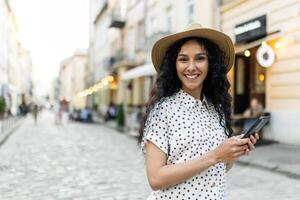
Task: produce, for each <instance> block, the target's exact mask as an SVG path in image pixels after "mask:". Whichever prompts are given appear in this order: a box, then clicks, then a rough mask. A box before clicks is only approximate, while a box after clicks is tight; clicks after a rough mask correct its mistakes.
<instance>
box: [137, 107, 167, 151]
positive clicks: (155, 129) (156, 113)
mask: <svg viewBox="0 0 300 200" xmlns="http://www.w3.org/2000/svg"><path fill="white" fill-rule="evenodd" d="M147 141H150V142H152V143H153V144H155V145H156V146H157V147H158V148H159V149H161V150H162V151H163V152H164V153H165V154H168V151H169V134H168V116H167V106H166V105H163V104H159V105H156V106H154V108H153V109H152V110H151V112H150V114H149V116H148V118H147V121H146V124H145V128H144V136H143V140H142V144H141V145H142V150H143V152H144V153H145V143H146V142H147Z"/></svg>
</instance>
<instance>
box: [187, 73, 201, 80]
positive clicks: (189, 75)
mask: <svg viewBox="0 0 300 200" xmlns="http://www.w3.org/2000/svg"><path fill="white" fill-rule="evenodd" d="M184 76H185V77H186V78H187V79H190V80H193V79H196V78H198V77H199V76H200V74H185V75H184Z"/></svg>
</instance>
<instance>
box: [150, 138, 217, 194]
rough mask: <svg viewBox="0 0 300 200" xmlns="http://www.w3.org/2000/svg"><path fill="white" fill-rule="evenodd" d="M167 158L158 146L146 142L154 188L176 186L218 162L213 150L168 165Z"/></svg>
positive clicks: (151, 183) (151, 180)
mask: <svg viewBox="0 0 300 200" xmlns="http://www.w3.org/2000/svg"><path fill="white" fill-rule="evenodd" d="M166 160H167V156H166V154H165V153H164V152H162V151H161V150H160V149H159V148H158V147H157V146H155V145H154V144H153V143H151V142H147V143H146V163H147V176H148V181H149V184H150V186H151V188H152V189H153V190H158V189H161V188H166V187H171V186H174V185H176V184H177V183H181V182H183V181H185V180H187V179H189V178H191V177H193V176H194V175H196V174H198V173H199V172H201V171H203V170H205V169H207V168H208V167H210V166H212V165H214V164H216V163H217V160H216V158H215V156H214V155H213V153H212V152H209V153H207V154H205V155H203V156H200V157H197V158H194V159H192V160H189V161H187V162H184V163H179V164H174V165H166Z"/></svg>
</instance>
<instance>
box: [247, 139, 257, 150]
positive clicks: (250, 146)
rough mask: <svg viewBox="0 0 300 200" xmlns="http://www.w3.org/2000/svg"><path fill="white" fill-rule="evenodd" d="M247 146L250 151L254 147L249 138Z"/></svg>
mask: <svg viewBox="0 0 300 200" xmlns="http://www.w3.org/2000/svg"><path fill="white" fill-rule="evenodd" d="M248 147H249V149H250V151H252V150H254V149H255V146H254V144H253V143H252V142H251V141H250V140H249V142H248Z"/></svg>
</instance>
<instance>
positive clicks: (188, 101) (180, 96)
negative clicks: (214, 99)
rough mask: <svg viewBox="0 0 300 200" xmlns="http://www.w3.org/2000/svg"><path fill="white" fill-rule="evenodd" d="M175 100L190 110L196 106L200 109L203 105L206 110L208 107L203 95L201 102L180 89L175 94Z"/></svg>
mask: <svg viewBox="0 0 300 200" xmlns="http://www.w3.org/2000/svg"><path fill="white" fill-rule="evenodd" d="M176 100H178V101H179V102H180V104H182V105H183V106H185V107H187V108H188V109H192V108H193V107H195V106H197V105H199V107H200V108H201V107H202V105H204V106H205V107H206V109H208V107H209V105H208V101H207V98H206V97H205V95H204V94H203V100H202V101H201V100H200V99H196V98H195V97H193V96H192V95H190V94H188V93H187V92H185V91H183V90H182V89H180V90H179V91H178V92H177V94H176Z"/></svg>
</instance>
